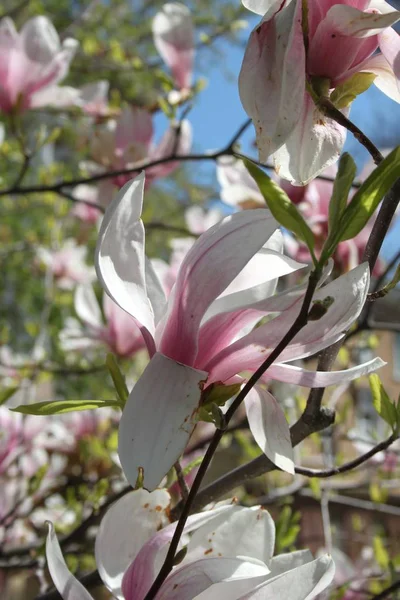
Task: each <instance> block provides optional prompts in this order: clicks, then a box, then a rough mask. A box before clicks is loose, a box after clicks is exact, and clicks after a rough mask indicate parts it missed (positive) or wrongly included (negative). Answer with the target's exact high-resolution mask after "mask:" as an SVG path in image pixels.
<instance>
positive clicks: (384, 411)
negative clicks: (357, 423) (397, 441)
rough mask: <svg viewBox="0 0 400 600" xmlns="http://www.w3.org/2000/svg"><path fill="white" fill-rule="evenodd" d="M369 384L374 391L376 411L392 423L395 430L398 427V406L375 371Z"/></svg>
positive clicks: (373, 399) (373, 398)
mask: <svg viewBox="0 0 400 600" xmlns="http://www.w3.org/2000/svg"><path fill="white" fill-rule="evenodd" d="M369 385H370V388H371V393H372V402H373V405H374V407H375V410H376V412H377V413H378V415H379V416H380V417H382V419H383V420H384V421H386V423H388V424H389V425H390V427H391V428H392V429H393V431H395V430H397V428H398V415H397V407H396V405H395V404H394V402H392V401H391V399H390V398H389V396H388V395H387V393H386V391H385V388H384V387H383V385H382V381H381V380H380V377H379V375H377V374H376V373H373V374H372V375H370V376H369Z"/></svg>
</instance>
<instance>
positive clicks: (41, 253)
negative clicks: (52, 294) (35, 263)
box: [37, 238, 95, 290]
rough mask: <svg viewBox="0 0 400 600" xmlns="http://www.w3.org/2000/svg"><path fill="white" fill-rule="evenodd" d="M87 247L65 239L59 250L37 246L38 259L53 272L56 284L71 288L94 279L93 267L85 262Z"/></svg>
mask: <svg viewBox="0 0 400 600" xmlns="http://www.w3.org/2000/svg"><path fill="white" fill-rule="evenodd" d="M86 254H87V248H86V247H85V246H78V245H77V243H76V240H75V239H73V238H70V239H67V240H65V242H64V245H63V246H62V248H60V250H56V251H52V250H49V249H48V248H44V247H39V248H38V250H37V255H38V258H39V260H40V261H41V262H42V263H43V264H44V265H46V267H47V268H48V269H50V271H51V272H52V273H53V276H54V278H55V279H56V281H57V285H58V286H59V287H60V288H61V289H64V290H71V289H73V288H74V287H75V285H76V284H77V283H86V282H90V281H93V280H94V279H95V272H94V269H93V267H89V266H88V265H87V264H86V263H85V258H86Z"/></svg>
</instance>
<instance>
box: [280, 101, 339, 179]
mask: <svg viewBox="0 0 400 600" xmlns="http://www.w3.org/2000/svg"><path fill="white" fill-rule="evenodd" d="M299 104H300V103H299ZM345 139H346V130H345V129H344V128H343V127H342V126H341V125H338V123H336V121H333V120H332V119H329V118H328V117H326V116H325V115H323V114H322V113H321V112H320V111H319V109H318V108H317V107H316V106H315V104H314V102H313V100H312V99H311V97H310V96H309V95H308V94H307V93H306V94H305V95H304V103H303V114H302V117H301V119H300V120H299V122H298V125H297V126H296V128H295V129H294V130H293V132H292V134H291V135H290V137H289V138H288V139H287V140H286V141H285V145H284V146H282V147H281V148H279V149H278V150H277V151H276V152H275V153H274V155H273V161H274V165H275V170H276V172H277V174H278V175H279V176H280V177H282V178H283V179H287V180H288V181H290V183H292V184H293V185H306V184H307V183H309V181H311V180H312V179H314V178H315V177H316V176H317V175H318V174H319V173H321V172H322V171H323V170H324V169H326V168H327V167H329V165H332V164H333V163H334V162H336V161H337V160H338V158H339V156H340V153H341V151H342V148H343V145H344V142H345Z"/></svg>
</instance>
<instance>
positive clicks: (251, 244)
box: [159, 209, 277, 364]
mask: <svg viewBox="0 0 400 600" xmlns="http://www.w3.org/2000/svg"><path fill="white" fill-rule="evenodd" d="M276 228H277V224H276V221H275V219H274V218H273V217H272V216H271V214H270V213H269V211H266V210H264V209H258V210H252V211H245V212H241V213H236V214H234V215H231V216H229V217H226V218H225V219H223V220H222V221H221V222H220V223H217V224H216V225H214V226H213V227H211V228H210V229H208V230H207V231H206V232H205V233H203V235H201V236H200V237H199V238H198V240H196V242H195V244H194V245H193V246H192V247H191V248H190V250H189V252H188V253H187V255H186V256H185V258H184V260H183V262H182V264H181V267H180V269H179V273H178V277H177V280H176V283H175V286H174V289H173V291H172V294H171V296H170V300H169V307H168V314H167V316H166V320H165V324H164V327H163V332H162V337H161V340H160V344H159V348H160V351H161V352H163V353H164V354H166V355H167V356H170V357H171V358H174V359H175V360H178V361H180V362H184V363H185V364H193V361H194V359H195V356H196V353H197V337H198V331H199V327H200V323H201V320H202V318H203V316H204V314H205V313H206V311H207V309H208V307H209V306H210V304H211V302H212V301H213V300H215V299H216V298H217V297H218V296H219V295H220V294H221V293H222V292H223V291H224V290H225V289H226V288H227V287H228V285H229V284H230V283H231V281H233V280H234V279H235V277H236V276H237V275H238V274H239V273H240V271H241V270H242V269H243V268H244V267H245V266H246V264H247V263H248V262H249V260H250V259H251V258H252V256H253V255H254V254H255V253H256V252H257V251H258V250H260V249H261V248H262V247H263V245H264V244H265V243H266V241H267V240H268V238H269V237H270V236H271V235H272V234H273V232H274V231H275V229H276ZM238 248H240V252H238V251H237V250H238ZM200 290H201V293H200Z"/></svg>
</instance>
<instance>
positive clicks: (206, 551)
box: [204, 548, 213, 555]
mask: <svg viewBox="0 0 400 600" xmlns="http://www.w3.org/2000/svg"><path fill="white" fill-rule="evenodd" d="M212 551H213V549H212V548H209V549H208V550H205V552H204V554H205V555H206V554H210V553H211V552H212Z"/></svg>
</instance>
